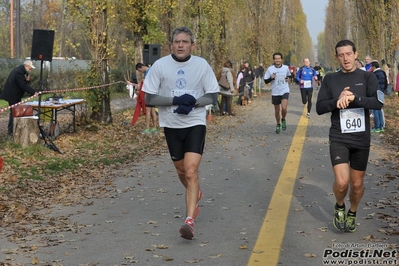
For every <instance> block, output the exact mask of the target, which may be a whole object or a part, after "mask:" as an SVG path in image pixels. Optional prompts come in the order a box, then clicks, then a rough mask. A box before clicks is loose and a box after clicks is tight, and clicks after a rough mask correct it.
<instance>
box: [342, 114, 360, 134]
mask: <svg viewBox="0 0 399 266" xmlns="http://www.w3.org/2000/svg"><path fill="white" fill-rule="evenodd" d="M340 124H341V132H342V133H355V132H363V131H365V130H366V127H365V116H364V108H352V109H342V110H340Z"/></svg>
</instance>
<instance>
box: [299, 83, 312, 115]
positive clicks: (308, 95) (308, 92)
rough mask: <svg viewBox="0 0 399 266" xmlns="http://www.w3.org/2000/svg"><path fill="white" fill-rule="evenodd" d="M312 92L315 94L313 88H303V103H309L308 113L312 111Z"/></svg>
mask: <svg viewBox="0 0 399 266" xmlns="http://www.w3.org/2000/svg"><path fill="white" fill-rule="evenodd" d="M312 94H313V88H311V89H301V96H302V103H303V104H306V103H308V113H310V110H311V109H312Z"/></svg>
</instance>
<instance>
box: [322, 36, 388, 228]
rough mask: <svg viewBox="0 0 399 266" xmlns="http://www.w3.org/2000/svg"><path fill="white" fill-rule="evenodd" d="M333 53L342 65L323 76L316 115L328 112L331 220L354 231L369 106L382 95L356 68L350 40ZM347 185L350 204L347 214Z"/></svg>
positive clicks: (372, 79)
mask: <svg viewBox="0 0 399 266" xmlns="http://www.w3.org/2000/svg"><path fill="white" fill-rule="evenodd" d="M335 53H336V55H335V56H336V58H337V59H338V61H339V62H340V64H341V68H342V69H341V70H340V71H338V72H335V73H331V74H328V75H326V76H325V78H324V79H323V82H322V84H321V88H320V92H319V95H318V98H317V103H316V111H317V114H319V115H321V114H325V113H329V112H331V127H330V133H329V140H330V159H331V163H332V166H333V170H334V176H335V182H334V185H333V190H334V195H335V199H336V204H335V212H334V219H333V224H334V226H335V228H337V229H339V230H342V231H349V232H354V231H355V230H356V210H357V207H358V205H359V203H360V200H361V198H362V196H363V193H364V186H363V178H364V174H365V171H366V168H367V162H368V156H369V152H370V117H369V109H381V108H382V106H383V102H384V98H383V97H384V96H383V93H382V92H379V91H378V82H377V78H376V77H375V75H374V74H373V73H370V72H366V71H363V70H360V69H357V68H356V65H355V59H356V57H357V55H358V53H357V51H356V47H355V45H354V43H353V42H352V41H349V40H342V41H339V42H338V43H337V45H336V46H335ZM381 94H382V95H381ZM349 184H350V189H349ZM348 189H349V200H350V208H349V211H348V214H346V213H345V202H344V200H345V197H346V194H347V192H348Z"/></svg>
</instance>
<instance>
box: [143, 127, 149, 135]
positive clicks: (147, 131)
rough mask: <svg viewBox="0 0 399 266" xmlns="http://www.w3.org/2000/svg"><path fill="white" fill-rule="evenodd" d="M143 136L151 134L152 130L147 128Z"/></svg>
mask: <svg viewBox="0 0 399 266" xmlns="http://www.w3.org/2000/svg"><path fill="white" fill-rule="evenodd" d="M141 134H143V135H146V134H151V130H150V129H149V128H146V129H144V130H143V132H141Z"/></svg>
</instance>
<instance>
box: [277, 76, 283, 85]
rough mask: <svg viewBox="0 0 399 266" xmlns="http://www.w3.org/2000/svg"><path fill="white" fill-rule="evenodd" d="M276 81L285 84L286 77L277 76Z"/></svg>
mask: <svg viewBox="0 0 399 266" xmlns="http://www.w3.org/2000/svg"><path fill="white" fill-rule="evenodd" d="M276 83H277V85H284V83H285V78H281V77H280V78H276Z"/></svg>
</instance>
